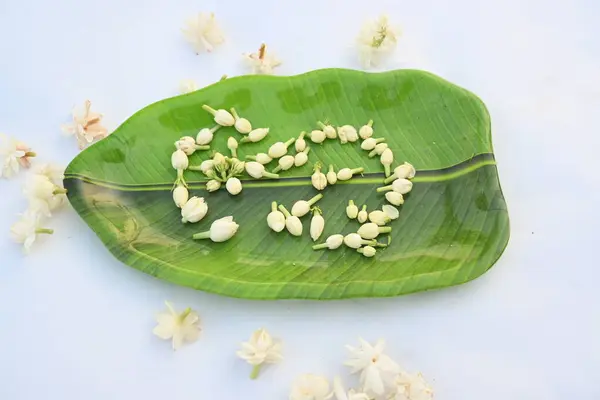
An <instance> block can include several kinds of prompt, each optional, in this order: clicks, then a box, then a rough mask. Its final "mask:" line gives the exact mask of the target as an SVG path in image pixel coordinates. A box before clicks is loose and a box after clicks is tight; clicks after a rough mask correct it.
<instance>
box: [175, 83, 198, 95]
mask: <svg viewBox="0 0 600 400" xmlns="http://www.w3.org/2000/svg"><path fill="white" fill-rule="evenodd" d="M196 90H198V84H197V83H196V81H195V80H193V79H183V80H181V81H180V82H179V93H181V94H186V93H192V92H195V91H196Z"/></svg>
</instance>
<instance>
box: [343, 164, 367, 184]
mask: <svg viewBox="0 0 600 400" xmlns="http://www.w3.org/2000/svg"><path fill="white" fill-rule="evenodd" d="M364 170H365V169H364V168H362V167H361V168H353V169H350V168H342V169H340V170H339V171H338V173H337V178H338V180H340V181H347V180H349V179H351V178H352V177H353V176H354V175H356V174H362V172H363V171H364Z"/></svg>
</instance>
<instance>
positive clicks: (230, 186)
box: [225, 177, 242, 196]
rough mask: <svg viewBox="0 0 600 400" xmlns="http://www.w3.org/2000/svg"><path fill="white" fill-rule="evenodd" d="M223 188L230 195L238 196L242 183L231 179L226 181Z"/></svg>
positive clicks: (236, 179)
mask: <svg viewBox="0 0 600 400" xmlns="http://www.w3.org/2000/svg"><path fill="white" fill-rule="evenodd" d="M225 188H226V189H227V191H228V192H229V193H230V194H232V195H234V196H235V195H238V194H240V192H241V191H242V182H241V181H240V180H239V179H238V178H235V177H231V178H229V179H227V182H226V183H225Z"/></svg>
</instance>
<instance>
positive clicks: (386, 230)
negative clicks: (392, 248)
mask: <svg viewBox="0 0 600 400" xmlns="http://www.w3.org/2000/svg"><path fill="white" fill-rule="evenodd" d="M391 231H392V227H391V226H380V227H379V233H390V232H391Z"/></svg>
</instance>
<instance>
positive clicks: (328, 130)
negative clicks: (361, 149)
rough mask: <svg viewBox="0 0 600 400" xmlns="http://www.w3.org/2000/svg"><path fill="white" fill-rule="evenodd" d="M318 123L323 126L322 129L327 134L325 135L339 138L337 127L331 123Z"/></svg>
mask: <svg viewBox="0 0 600 400" xmlns="http://www.w3.org/2000/svg"><path fill="white" fill-rule="evenodd" d="M317 125H319V128H321V130H322V131H323V133H324V134H325V137H326V138H327V139H336V138H337V132H336V130H335V128H334V127H333V126H331V125H330V124H324V123H323V122H321V121H318V122H317Z"/></svg>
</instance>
